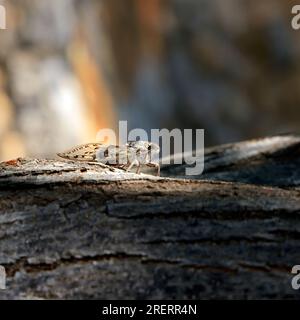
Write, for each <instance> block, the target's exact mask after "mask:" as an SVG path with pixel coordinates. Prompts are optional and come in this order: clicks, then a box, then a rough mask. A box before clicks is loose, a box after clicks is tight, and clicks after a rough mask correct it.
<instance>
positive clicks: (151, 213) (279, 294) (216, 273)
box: [0, 136, 300, 299]
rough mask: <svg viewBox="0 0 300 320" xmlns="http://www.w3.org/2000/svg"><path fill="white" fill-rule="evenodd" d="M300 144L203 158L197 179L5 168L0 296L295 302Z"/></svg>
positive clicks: (59, 166) (0, 199)
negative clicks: (2, 287) (0, 286)
mask: <svg viewBox="0 0 300 320" xmlns="http://www.w3.org/2000/svg"><path fill="white" fill-rule="evenodd" d="M299 142H300V138H298V137H294V136H282V137H273V138H269V139H262V140H256V141H250V142H242V143H239V144H233V145H226V146H219V147H215V148H212V149H208V151H207V153H206V160H207V162H206V169H205V172H204V175H203V176H201V177H199V178H198V179H182V176H183V174H184V171H183V168H184V166H165V167H163V168H162V172H163V174H164V175H165V176H170V177H171V176H172V178H170V177H161V178H157V177H154V176H152V175H146V174H141V175H135V174H134V173H126V172H124V171H122V170H118V169H111V168H108V167H105V166H99V165H93V164H84V163H75V162H67V161H57V160H30V159H19V160H17V161H11V162H8V163H3V164H1V166H0V265H3V266H4V267H5V268H6V271H7V289H6V290H3V291H0V298H2V299H7V298H13V299H33V298H41V299H45V298H46V299H57V298H66V299H70V298H75V299H83V298H93V299H95V298H97V299H109V298H111V299H113V298H120V299H125V298H129V299H136V298H139V299H141V298H144V299H175V298H176V299H196V298H197V299H199V298H201V299H212V298H224V299H230V298H247V299H252V298H264V299H270V298H297V297H299V292H297V291H295V290H293V289H292V287H291V279H292V277H293V275H292V274H291V268H292V267H293V266H294V265H296V264H300V255H299V248H300V242H299V241H300V224H299V220H300V216H299V212H300V195H299V189H298V185H299V181H300V180H299V170H298V169H297V168H299V163H298V161H299V160H298V158H299V157H298V155H299V151H300V145H299ZM176 175H178V176H180V178H178V177H176Z"/></svg>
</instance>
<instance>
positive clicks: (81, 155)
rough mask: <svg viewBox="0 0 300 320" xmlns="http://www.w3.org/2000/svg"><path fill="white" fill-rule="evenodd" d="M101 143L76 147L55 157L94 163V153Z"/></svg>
mask: <svg viewBox="0 0 300 320" xmlns="http://www.w3.org/2000/svg"><path fill="white" fill-rule="evenodd" d="M102 146H103V144H102V143H87V144H83V145H80V146H76V147H74V148H72V149H70V150H68V151H65V152H62V153H58V154H57V155H58V156H59V157H61V158H64V159H69V160H76V161H96V153H97V150H98V149H99V148H101V147H102Z"/></svg>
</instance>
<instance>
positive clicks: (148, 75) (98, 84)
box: [0, 0, 300, 160]
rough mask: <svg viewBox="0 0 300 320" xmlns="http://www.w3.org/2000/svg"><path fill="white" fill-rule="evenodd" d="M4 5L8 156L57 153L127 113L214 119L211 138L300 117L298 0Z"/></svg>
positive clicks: (164, 121) (160, 119) (1, 37)
mask: <svg viewBox="0 0 300 320" xmlns="http://www.w3.org/2000/svg"><path fill="white" fill-rule="evenodd" d="M298 2H299V3H298V4H300V1H298ZM0 4H2V5H4V6H5V7H6V11H7V30H0V160H8V159H11V158H15V157H19V156H25V155H26V156H34V157H51V156H52V155H53V154H54V153H56V152H59V151H62V150H64V149H65V148H69V147H72V146H73V145H76V144H80V143H85V142H93V141H95V137H96V134H97V131H98V130H99V129H101V128H113V129H116V128H117V126H118V120H127V121H128V124H129V129H131V128H136V127H138V128H143V129H146V130H150V129H151V128H169V129H172V128H182V129H183V128H204V129H205V130H206V132H205V140H206V141H205V144H206V146H209V145H213V144H220V143H226V142H233V141H239V140H242V139H248V138H255V137H259V136H263V135H269V134H276V133H282V132H291V131H297V128H298V126H299V124H300V108H299V106H300V30H299V31H294V30H293V29H292V28H291V19H292V15H291V8H292V6H293V5H294V4H297V1H289V0H251V1H249V0H84V1H83V0H51V1H49V0H0Z"/></svg>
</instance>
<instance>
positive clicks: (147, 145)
mask: <svg viewBox="0 0 300 320" xmlns="http://www.w3.org/2000/svg"><path fill="white" fill-rule="evenodd" d="M159 151H160V148H159V146H158V145H157V144H155V143H152V142H149V141H129V142H128V143H126V144H125V145H121V146H117V145H108V144H103V143H88V144H83V145H80V146H76V147H74V148H72V149H71V150H68V151H65V152H62V153H58V154H57V155H58V156H59V157H61V158H64V159H68V160H73V161H86V162H95V163H97V162H98V163H101V164H105V165H108V166H113V167H116V168H120V169H124V170H126V171H130V170H131V169H132V168H133V166H136V167H137V170H136V173H137V174H139V173H140V172H141V166H142V165H146V166H148V167H154V168H156V170H157V176H159V175H160V165H159V163H158V162H155V161H153V158H154V157H155V156H156V155H157V154H159Z"/></svg>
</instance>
